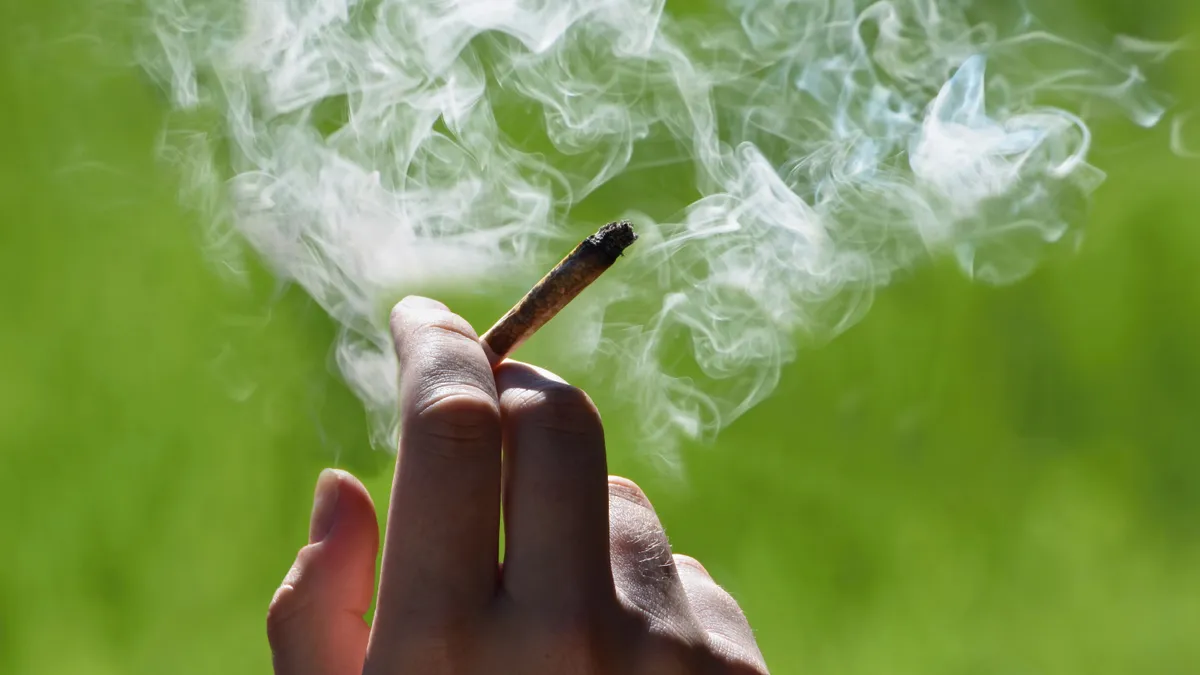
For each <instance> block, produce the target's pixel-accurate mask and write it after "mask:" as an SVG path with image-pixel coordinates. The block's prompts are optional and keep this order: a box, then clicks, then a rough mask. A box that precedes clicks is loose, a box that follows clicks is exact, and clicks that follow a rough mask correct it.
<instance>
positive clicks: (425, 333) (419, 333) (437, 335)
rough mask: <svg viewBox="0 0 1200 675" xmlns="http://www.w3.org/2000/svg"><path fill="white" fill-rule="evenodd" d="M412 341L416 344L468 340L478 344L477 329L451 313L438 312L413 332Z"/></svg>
mask: <svg viewBox="0 0 1200 675" xmlns="http://www.w3.org/2000/svg"><path fill="white" fill-rule="evenodd" d="M410 339H411V340H412V341H413V343H414V344H418V345H419V344H425V343H431V342H432V343H437V342H443V343H444V342H447V341H451V342H458V341H461V340H468V341H470V342H472V343H475V342H478V339H479V338H478V336H476V335H475V329H474V328H471V324H469V323H467V320H466V319H464V318H462V317H461V316H459V315H457V314H451V313H450V312H437V313H434V314H432V315H431V316H430V317H428V318H427V319H426V320H425V321H424V322H422V323H421V324H420V325H419V326H417V327H416V328H414V329H413V330H412V334H411V336H410Z"/></svg>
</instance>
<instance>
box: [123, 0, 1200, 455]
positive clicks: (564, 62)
mask: <svg viewBox="0 0 1200 675" xmlns="http://www.w3.org/2000/svg"><path fill="white" fill-rule="evenodd" d="M680 4H683V3H680ZM993 4H996V5H1000V4H1007V3H993ZM701 5H702V6H701ZM677 9H679V10H681V11H676V10H677ZM671 10H672V11H671V12H670V13H668V12H667V11H666V8H665V1H664V0H162V1H160V2H156V3H154V8H153V10H152V34H153V35H154V37H155V44H154V47H153V48H152V49H148V50H146V51H145V53H144V58H143V63H144V65H145V67H146V68H147V69H148V70H149V72H151V73H152V74H153V75H154V76H155V77H156V78H158V79H159V80H160V81H161V82H162V83H163V84H164V86H165V87H166V88H167V89H168V90H169V91H170V93H171V97H172V101H173V103H174V105H175V106H177V107H178V108H181V109H195V110H201V111H210V112H211V113H215V114H216V115H217V116H218V117H219V119H220V124H219V129H208V130H204V133H195V134H192V135H188V136H183V137H182V139H183V140H180V139H178V138H176V139H174V140H173V141H172V142H171V143H170V144H169V147H170V148H171V149H172V150H173V151H174V152H176V153H178V154H177V157H176V158H177V159H180V160H182V161H183V162H184V163H185V164H186V165H187V166H188V167H190V169H191V180H192V181H193V182H192V184H191V188H192V192H191V193H190V196H189V199H193V200H209V202H208V206H209V208H208V212H209V214H210V216H211V219H212V221H213V222H214V230H213V232H214V242H217V241H221V240H222V238H226V237H228V236H230V235H237V236H238V237H240V238H241V239H244V240H245V241H246V242H248V243H249V244H250V245H251V246H252V247H253V249H255V250H256V251H257V253H258V254H260V255H261V256H262V257H263V258H264V259H265V260H266V261H267V262H268V263H269V264H270V266H271V267H272V268H273V269H274V271H275V272H276V273H277V274H278V275H280V276H281V277H283V278H284V279H287V280H292V281H294V282H296V283H298V284H299V285H301V286H302V287H303V288H304V289H306V290H307V292H308V293H309V294H311V296H312V297H313V298H314V299H315V300H316V301H317V302H319V303H320V304H321V306H323V307H324V308H325V310H327V311H328V312H329V314H330V315H331V316H332V317H333V318H334V319H335V320H336V321H337V322H338V323H339V324H340V325H341V326H342V327H343V328H344V331H343V333H342V337H341V339H340V341H339V343H338V345H337V347H336V350H337V351H336V353H337V362H338V364H339V366H340V369H341V371H342V373H343V375H344V376H345V379H346V381H347V382H348V383H349V385H350V386H351V387H352V388H353V390H354V391H355V392H356V393H357V395H358V396H359V397H360V398H361V399H362V401H363V402H364V404H365V405H366V407H367V409H368V411H369V412H370V413H371V415H372V419H373V421H374V426H373V440H374V441H375V442H376V443H378V444H380V445H384V446H387V445H390V444H391V442H392V439H393V438H394V435H395V423H396V419H395V414H394V410H395V404H396V396H397V389H396V383H395V381H394V373H395V364H394V362H393V359H394V357H393V355H392V351H391V349H390V344H389V340H388V336H387V331H386V305H387V303H388V302H390V301H391V300H394V299H396V298H397V297H399V295H401V294H403V293H404V292H405V291H406V290H407V289H412V288H419V287H428V286H430V285H438V284H443V285H444V284H454V285H468V284H478V283H487V284H494V283H496V280H501V281H502V282H503V283H509V282H511V283H513V284H514V286H513V288H519V287H520V286H521V285H522V284H527V283H528V282H529V281H530V280H531V278H534V277H536V276H537V275H538V274H539V273H540V272H542V271H544V270H545V269H546V267H547V265H548V264H549V263H551V262H553V258H554V256H555V255H556V254H560V253H562V252H563V251H565V250H566V249H568V248H569V247H570V246H571V245H572V244H573V243H574V241H577V240H578V238H579V236H580V235H581V234H584V233H586V232H587V231H588V230H590V229H592V228H594V227H595V226H596V225H598V224H599V223H598V222H589V223H581V222H579V221H578V220H576V219H575V218H574V215H573V214H574V213H575V212H576V209H577V207H579V205H580V204H581V203H583V202H584V200H585V199H586V198H587V197H588V196H589V195H591V194H593V193H595V192H596V191H597V190H602V189H604V187H605V186H606V184H613V183H614V182H615V181H618V180H619V179H621V178H622V176H624V177H626V178H627V177H628V176H630V175H634V174H636V175H638V176H649V175H653V174H654V172H656V171H664V172H670V173H669V175H670V176H672V177H677V178H678V179H679V180H680V181H681V183H683V184H682V185H680V186H679V190H678V192H679V194H683V195H686V197H685V198H684V199H683V201H682V203H680V204H678V205H677V207H674V208H673V209H672V210H671V212H669V213H663V212H662V209H663V208H666V207H664V206H663V204H668V203H669V201H670V200H665V201H654V202H650V201H646V202H639V201H638V200H639V199H649V197H650V196H653V193H654V191H653V190H641V191H637V190H634V191H630V192H629V195H628V198H625V197H617V198H614V197H613V196H612V195H609V196H607V197H606V198H605V199H606V200H607V203H609V204H612V205H613V208H615V209H619V210H620V212H616V211H614V212H612V213H610V214H609V215H608V216H607V219H616V218H618V217H630V216H632V218H633V220H634V221H635V223H636V225H637V226H638V228H639V231H640V232H641V234H642V241H641V243H639V244H638V245H637V247H636V249H635V251H634V253H635V255H631V256H629V257H627V258H626V260H625V261H623V262H622V263H621V268H620V272H619V274H614V275H613V277H614V279H608V280H606V283H605V285H604V287H603V290H601V289H594V292H590V293H589V294H585V296H584V297H583V298H581V299H580V300H579V301H578V302H580V303H581V304H582V307H580V308H578V309H577V310H576V311H575V315H574V316H573V318H572V322H573V325H576V326H577V328H578V334H579V339H578V340H576V341H575V342H574V343H575V345H576V348H577V349H578V350H580V351H582V352H584V353H586V354H589V355H591V356H593V357H594V361H593V362H594V363H597V364H606V367H608V368H617V369H619V370H618V371H617V372H616V373H615V374H614V379H613V386H616V387H620V388H621V391H622V392H625V393H628V394H629V396H630V397H632V398H633V399H634V401H633V402H634V403H635V404H636V407H637V409H638V410H639V411H641V413H642V415H643V419H642V421H643V422H644V424H645V428H646V429H647V430H648V431H650V432H653V433H656V434H658V435H660V438H659V440H660V441H663V442H667V443H669V442H670V441H671V440H673V439H674V440H677V439H679V438H681V437H709V436H711V435H712V434H713V433H715V432H716V431H718V430H719V429H720V428H721V427H722V426H723V425H726V424H728V423H729V422H730V421H731V420H733V419H735V418H736V417H737V416H738V415H740V414H742V413H743V412H745V411H746V410H747V409H749V408H750V407H752V406H754V405H755V404H756V403H757V402H759V401H761V400H762V399H763V398H764V397H765V396H767V395H769V394H770V393H771V391H772V389H773V388H774V387H775V385H776V383H777V381H778V378H779V374H780V371H781V368H782V367H783V365H785V364H786V363H787V362H789V361H790V360H792V359H793V358H794V356H795V353H794V352H795V349H796V345H797V344H798V339H799V338H800V337H802V336H818V337H828V336H832V335H835V334H836V333H837V332H839V331H841V330H843V329H845V328H846V327H848V326H849V325H851V324H852V323H853V322H854V321H856V320H857V319H858V318H859V317H860V316H861V315H862V313H863V312H864V311H865V309H866V307H867V305H868V304H869V302H870V298H871V296H872V292H873V289H876V288H878V287H880V286H881V285H884V284H887V283H888V282H889V280H891V279H893V278H894V277H895V276H896V275H897V274H898V273H902V272H904V271H906V270H909V269H912V268H913V267H915V266H918V265H920V264H922V263H924V262H925V261H927V260H929V259H930V258H931V257H936V256H939V255H948V256H952V257H953V258H954V259H955V260H957V262H958V264H959V265H961V267H962V269H963V271H964V272H965V273H966V274H968V275H969V276H970V277H972V278H975V279H979V280H982V281H984V282H988V283H1004V282H1009V281H1012V280H1015V279H1018V278H1020V277H1021V276H1022V275H1025V274H1027V273H1028V272H1029V271H1030V270H1031V269H1032V268H1033V266H1034V265H1035V264H1036V263H1037V260H1038V257H1039V254H1040V253H1042V252H1043V250H1044V249H1046V248H1047V246H1049V245H1051V244H1053V243H1054V242H1057V241H1060V240H1062V239H1063V238H1064V236H1065V235H1067V234H1068V233H1069V232H1072V231H1073V230H1074V228H1075V226H1076V225H1077V221H1078V219H1079V216H1080V215H1081V212H1082V209H1083V207H1084V206H1085V205H1086V197H1087V195H1088V194H1089V193H1090V192H1091V191H1093V190H1094V189H1095V188H1096V187H1097V186H1098V185H1099V184H1100V183H1101V182H1102V180H1103V178H1104V177H1103V175H1102V174H1101V172H1100V171H1098V170H1097V169H1095V168H1094V167H1093V166H1091V165H1089V164H1088V161H1087V156H1088V151H1089V145H1090V142H1091V134H1090V131H1089V127H1088V123H1087V122H1086V121H1085V120H1088V119H1090V117H1089V116H1090V115H1095V114H1107V113H1110V112H1122V113H1124V114H1126V115H1128V116H1129V117H1130V118H1131V119H1132V120H1133V121H1134V122H1136V123H1137V124H1140V125H1143V126H1152V125H1154V124H1156V123H1157V122H1158V121H1159V120H1160V119H1161V117H1162V116H1163V114H1164V112H1165V109H1166V104H1165V103H1162V102H1159V101H1158V100H1157V98H1156V97H1155V96H1154V95H1153V94H1152V93H1151V92H1150V91H1149V90H1148V89H1147V87H1146V83H1145V77H1144V76H1143V74H1142V71H1141V70H1139V67H1138V64H1139V63H1141V64H1145V63H1148V62H1151V61H1153V60H1155V59H1160V58H1162V57H1163V55H1164V54H1165V53H1167V52H1169V51H1170V50H1171V49H1173V48H1174V47H1173V46H1172V45H1165V46H1164V45H1156V44H1151V43H1146V42H1142V41H1138V40H1132V39H1118V40H1116V41H1115V42H1114V43H1113V44H1112V45H1111V47H1109V48H1105V49H1095V48H1090V47H1086V46H1083V45H1082V44H1080V43H1078V42H1075V41H1072V40H1069V39H1067V38H1065V37H1060V36H1058V35H1055V34H1053V33H1051V32H1048V31H1046V30H1045V29H1044V28H1042V27H1040V26H1039V25H1038V24H1037V23H1036V22H1034V21H1033V19H1032V18H1031V17H1030V16H1029V15H1028V14H1027V13H1025V12H1023V11H1022V12H1021V13H1020V14H1012V15H1010V16H1008V17H1003V16H1000V17H996V18H995V20H994V21H993V22H991V23H989V22H985V21H983V20H982V18H979V16H977V14H975V13H973V12H976V11H977V10H976V9H974V8H973V7H972V6H971V5H970V3H968V2H965V1H963V0H892V1H882V2H874V3H869V2H860V1H857V0H719V1H715V2H708V3H699V2H695V3H691V5H690V6H684V7H680V8H676V7H675V6H674V5H672V8H671ZM1004 26H1009V28H1003V27H1004ZM1180 124H1181V125H1182V122H1180ZM530 128H537V129H538V132H537V133H536V134H530V133H528V130H529V129H530ZM1181 129H1182V127H1181ZM1178 135H1179V137H1180V138H1182V135H1183V134H1182V130H1181V131H1179V132H1178ZM1179 142H1180V144H1181V145H1182V141H1179ZM219 157H220V159H218V158H219ZM672 166H674V167H675V170H674V171H673V172H671V171H672V170H671V168H670V167H672ZM680 167H684V168H686V171H681V170H679V168H680ZM610 187H611V186H610ZM214 189H217V190H219V191H220V193H219V195H220V196H219V197H217V198H214V197H213V195H214V194H218V193H215V192H214ZM623 199H624V201H622V200H623ZM656 219H657V220H656ZM659 220H661V221H662V222H658V221H659ZM547 256H549V257H547ZM514 297H515V296H514ZM580 345H582V346H580ZM618 352H619V353H620V357H619V358H617V357H615V356H614V354H616V353H618Z"/></svg>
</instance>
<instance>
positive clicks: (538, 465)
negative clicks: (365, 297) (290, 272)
mask: <svg viewBox="0 0 1200 675" xmlns="http://www.w3.org/2000/svg"><path fill="white" fill-rule="evenodd" d="M391 327H392V333H393V337H394V340H395V345H396V353H397V355H398V356H399V359H400V382H401V406H402V429H403V434H402V439H401V441H400V448H399V457H398V460H397V463H396V475H395V480H394V482H393V487H392V495H391V503H390V507H389V510H388V519H387V523H388V527H387V531H386V535H385V538H384V549H383V558H382V569H381V570H380V580H379V589H378V597H377V598H376V610H375V617H374V621H373V622H372V623H371V624H370V625H369V624H368V623H367V622H366V621H365V620H364V616H365V615H366V613H367V611H368V608H369V607H370V604H371V600H372V597H373V594H374V593H375V588H374V581H375V561H376V554H377V552H378V549H379V527H378V524H377V521H376V516H375V506H374V504H373V503H372V501H371V497H370V496H369V495H368V493H367V491H366V489H365V488H364V487H363V485H362V483H360V482H359V481H358V480H357V479H356V478H354V477H353V476H351V475H350V474H348V473H345V472H343V471H336V470H326V471H324V472H322V474H321V477H320V479H319V480H318V482H317V489H316V496H315V499H314V504H313V513H312V518H311V524H310V531H309V544H308V545H307V546H305V547H304V548H302V549H300V552H299V554H298V555H297V557H296V562H295V564H294V565H293V566H292V568H291V570H290V571H289V572H288V574H287V577H286V578H285V579H284V581H283V584H282V585H281V586H280V588H279V590H278V591H277V592H276V593H275V597H274V598H273V599H272V601H271V606H270V609H269V610H268V613H267V634H268V638H269V641H270V644H271V651H272V654H273V658H274V666H275V672H276V673H277V674H278V675H351V674H357V673H363V674H365V675H403V674H408V673H421V674H422V675H443V674H444V675H450V674H454V675H485V674H487V675H494V674H504V673H514V674H518V673H519V674H522V675H543V674H544V675H551V674H553V675H574V674H579V675H584V674H587V675H609V674H611V675H617V674H620V675H640V674H643V673H644V674H646V675H650V674H653V675H673V674H680V675H682V674H685V673H686V674H693V673H696V674H704V675H709V674H712V675H725V674H737V675H765V674H766V673H767V667H766V665H765V663H764V662H763V658H762V654H761V653H760V652H759V649H758V647H757V645H756V644H755V641H754V636H753V633H752V632H751V629H750V625H749V624H748V623H747V622H746V619H745V617H744V615H743V614H742V611H741V610H740V609H739V607H738V605H737V603H736V602H735V601H734V599H733V598H732V597H731V596H730V595H729V594H728V593H726V592H725V591H724V590H722V589H721V588H720V587H719V586H718V585H717V584H716V583H715V582H714V581H713V580H712V578H711V577H710V576H709V575H708V573H707V572H706V571H705V570H704V567H702V566H701V565H700V563H698V562H696V561H695V560H693V559H692V558H688V557H686V556H682V555H672V553H671V549H670V546H669V545H668V543H667V538H666V535H665V534H664V532H663V527H662V524H661V523H660V522H659V520H658V516H657V515H656V514H655V512H654V507H653V506H651V504H650V501H649V500H648V499H647V498H646V495H645V494H644V493H643V492H642V491H641V490H640V489H639V488H638V487H637V485H635V484H633V483H632V482H631V481H629V480H626V479H624V478H618V477H615V476H612V477H610V476H609V475H608V472H607V466H606V462H605V450H604V429H603V427H602V425H601V422H600V416H599V413H598V412H597V411H596V408H595V406H594V405H593V404H592V402H591V401H590V400H589V399H588V397H587V395H586V394H584V393H583V392H582V391H580V390H578V389H576V388H574V387H571V386H570V385H568V384H566V383H565V382H563V381H562V380H561V379H559V378H558V377H557V376H555V375H553V374H551V373H548V372H546V371H544V370H540V369H538V368H535V367H533V366H529V365H526V364H522V363H517V362H513V361H505V362H504V363H502V364H500V365H499V366H498V367H496V368H495V369H493V367H492V366H493V364H491V363H490V362H489V360H488V357H487V356H486V355H485V353H484V349H483V347H482V346H481V345H480V343H479V339H478V336H477V335H476V334H475V332H474V331H473V330H472V329H471V327H470V325H468V324H467V322H466V321H464V320H463V319H462V318H461V317H458V316H456V315H455V314H453V313H452V312H450V310H449V309H447V308H446V307H445V306H444V305H442V304H441V303H438V302H435V301H432V300H428V299H425V298H416V297H414V298H406V299H405V300H404V301H403V302H401V303H400V304H399V305H397V306H396V308H395V309H394V310H393V311H392V317H391ZM502 448H503V463H502V462H501V454H502V453H501V449H502ZM501 506H503V511H504V515H505V518H504V523H503V526H504V535H505V543H506V545H505V552H504V561H503V563H500V562H498V554H499V547H500V541H499V533H500V527H501V521H500V513H501Z"/></svg>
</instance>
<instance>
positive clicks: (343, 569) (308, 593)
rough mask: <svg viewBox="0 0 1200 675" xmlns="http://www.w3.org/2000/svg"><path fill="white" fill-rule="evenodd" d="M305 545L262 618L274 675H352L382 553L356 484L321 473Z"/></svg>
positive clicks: (371, 513) (371, 510) (358, 668)
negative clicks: (379, 554)
mask: <svg viewBox="0 0 1200 675" xmlns="http://www.w3.org/2000/svg"><path fill="white" fill-rule="evenodd" d="M308 541H309V543H308V546H305V547H304V548H302V549H300V553H299V554H298V555H297V556H296V562H295V564H293V565H292V569H291V570H289V571H288V574H287V577H286V578H284V580H283V585H281V586H280V587H279V590H277V591H276V592H275V597H274V598H272V599H271V607H270V609H268V610H267V638H268V640H269V641H270V643H271V654H272V659H273V661H274V664H275V673H276V675H351V674H354V675H357V674H358V673H361V672H362V664H363V657H364V655H365V654H366V650H367V638H368V636H369V634H370V631H369V629H368V627H367V622H366V620H365V619H364V618H363V617H364V615H365V614H366V613H367V609H368V608H369V607H370V605H371V597H372V594H373V591H374V587H375V555H376V553H377V552H378V551H379V525H378V521H377V520H376V518H375V505H374V504H373V503H372V502H371V496H370V495H369V494H368V493H367V489H366V488H365V487H363V484H362V483H360V482H359V481H358V479H357V478H355V477H354V476H351V475H350V474H348V473H346V472H345V471H337V470H333V469H326V470H325V471H322V472H321V477H320V478H319V479H318V480H317V489H316V495H315V497H314V499H313V512H312V522H311V523H310V525H309V536H308Z"/></svg>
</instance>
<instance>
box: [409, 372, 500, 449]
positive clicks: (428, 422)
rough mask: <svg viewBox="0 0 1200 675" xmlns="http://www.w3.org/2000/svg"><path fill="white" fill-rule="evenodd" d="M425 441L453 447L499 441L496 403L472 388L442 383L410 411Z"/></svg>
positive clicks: (481, 391) (474, 387)
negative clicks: (453, 445) (495, 439)
mask: <svg viewBox="0 0 1200 675" xmlns="http://www.w3.org/2000/svg"><path fill="white" fill-rule="evenodd" d="M413 415H414V420H415V421H416V422H417V423H418V424H419V426H420V435H421V437H422V438H425V439H432V440H440V441H446V442H449V443H452V444H460V443H473V442H478V441H482V440H486V439H488V438H494V437H495V438H498V434H499V430H500V411H499V409H498V406H497V405H496V401H495V400H494V399H493V398H492V397H491V396H490V395H489V393H488V392H485V391H483V390H482V389H481V388H479V387H478V386H475V385H471V384H466V383H452V384H450V383H442V384H438V385H435V386H433V387H430V388H429V389H428V390H427V391H425V392H424V393H423V395H422V396H421V397H420V400H419V401H418V402H417V404H416V405H415V407H414V410H413Z"/></svg>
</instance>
